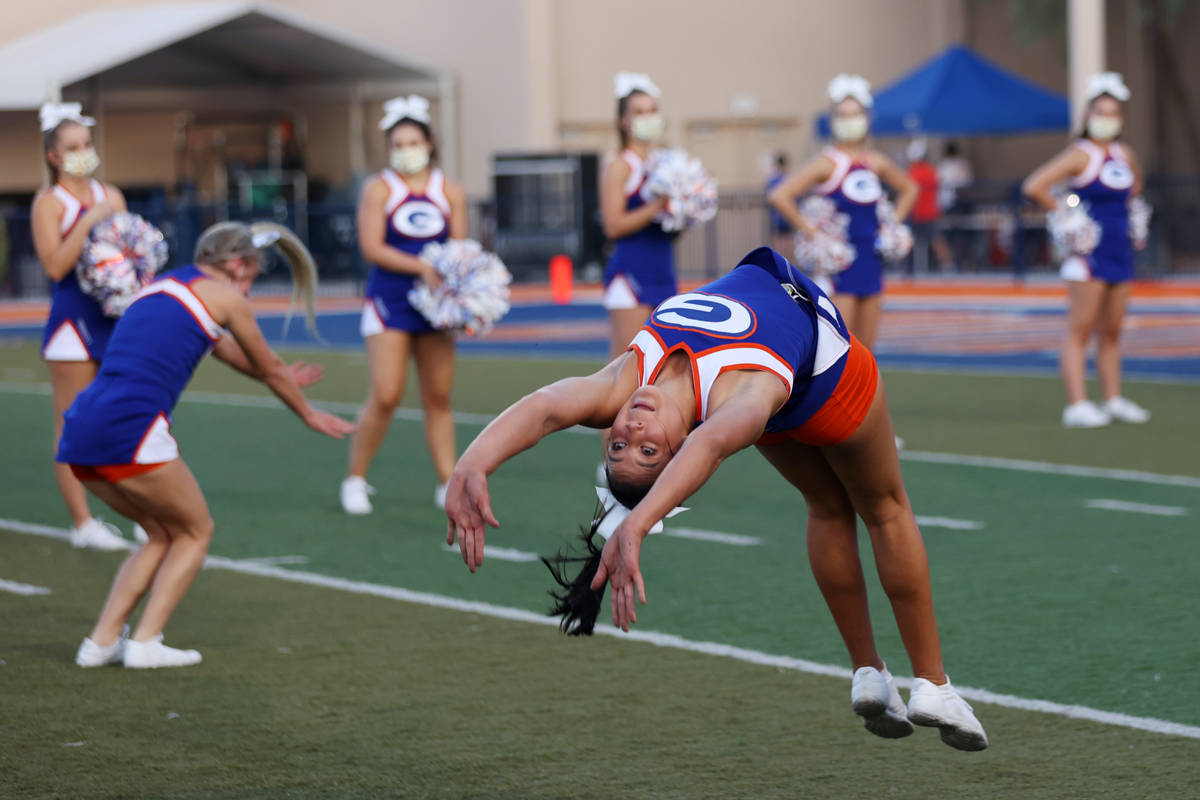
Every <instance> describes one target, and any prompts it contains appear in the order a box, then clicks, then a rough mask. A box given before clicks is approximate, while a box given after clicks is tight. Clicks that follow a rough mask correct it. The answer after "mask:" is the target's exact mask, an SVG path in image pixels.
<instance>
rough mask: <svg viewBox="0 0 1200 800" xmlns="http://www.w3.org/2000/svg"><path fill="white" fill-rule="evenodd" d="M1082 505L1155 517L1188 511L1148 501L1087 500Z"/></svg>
mask: <svg viewBox="0 0 1200 800" xmlns="http://www.w3.org/2000/svg"><path fill="white" fill-rule="evenodd" d="M1084 505H1085V506H1087V507H1088V508H1099V509H1102V510H1104V511H1129V512H1132V513H1134V514H1153V515H1154V516H1156V517H1182V516H1184V515H1186V514H1187V513H1188V511H1187V509H1186V508H1183V507H1181V506H1155V505H1150V504H1149V503H1130V502H1128V501H1126V500H1104V499H1097V500H1088V501H1087V502H1086V503H1084Z"/></svg>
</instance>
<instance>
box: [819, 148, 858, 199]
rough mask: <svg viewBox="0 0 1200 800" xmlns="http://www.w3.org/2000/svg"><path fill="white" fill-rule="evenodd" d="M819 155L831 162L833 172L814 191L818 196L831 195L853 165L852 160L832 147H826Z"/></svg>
mask: <svg viewBox="0 0 1200 800" xmlns="http://www.w3.org/2000/svg"><path fill="white" fill-rule="evenodd" d="M821 155H823V156H825V157H826V158H828V159H829V160H830V161H832V162H833V172H832V173H830V175H829V177H828V178H827V179H826V180H825V182H824V183H822V184H821V185H820V186H818V187H817V188H816V191H817V193H818V194H833V193H834V192H836V191H837V188H838V187H839V186H841V185H842V181H844V180H845V179H846V176H847V175H848V174H849V173H850V167H851V166H852V165H853V164H854V160H853V159H851V158H850V156H848V155H846V154H845V153H843V152H842V151H841V150H838V149H837V148H834V147H826V148H825V149H824V150H822V151H821Z"/></svg>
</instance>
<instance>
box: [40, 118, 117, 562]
mask: <svg viewBox="0 0 1200 800" xmlns="http://www.w3.org/2000/svg"><path fill="white" fill-rule="evenodd" d="M38 116H39V120H40V122H41V129H42V144H43V150H44V153H45V159H46V169H47V170H48V172H49V176H50V185H49V186H48V187H47V188H44V189H42V190H41V191H40V192H38V194H37V196H36V197H35V198H34V200H33V210H32V212H31V218H32V225H33V244H34V248H35V249H36V250H37V255H38V260H39V261H41V264H42V269H44V270H45V271H46V275H47V276H48V277H49V278H50V280H51V281H53V284H54V288H53V291H52V293H51V300H50V317H49V319H47V320H46V327H45V330H44V332H43V334H42V359H43V360H44V361H45V362H46V366H47V367H48V368H49V370H50V386H51V396H52V403H53V408H54V447H55V448H57V447H58V442H59V437H61V436H62V415H63V412H64V411H66V410H67V407H68V406H70V405H71V403H72V401H74V400H75V396H76V395H78V394H79V392H81V391H82V390H83V388H84V387H85V386H87V385H88V384H89V383H91V381H92V379H93V378H95V377H96V371H97V369H99V366H100V364H101V362H102V361H103V359H104V352H105V348H106V347H107V345H108V337H109V336H110V335H111V334H112V330H113V325H114V324H115V323H116V320H115V319H113V318H112V317H109V316H106V315H105V313H104V310H103V309H102V308H101V307H100V304H99V303H98V302H97V301H96V300H94V299H93V298H92V297H90V296H89V295H88V294H87V293H86V292H84V290H83V289H82V288H81V287H80V285H79V281H78V279H77V277H76V274H75V266H76V263H77V262H78V261H79V258H80V255H81V254H82V252H83V249H84V245H85V244H87V242H88V236H89V234H90V233H91V231H92V228H93V227H95V226H96V224H97V223H99V222H101V221H102V220H104V219H107V218H108V217H109V216H111V215H112V214H114V213H116V212H119V211H125V197H124V195H122V194H121V190H120V189H118V188H117V187H116V186H113V185H112V184H109V183H102V182H101V181H98V180H96V179H95V178H94V177H92V176H93V174H94V173H95V172H96V170H97V169H98V168H99V166H100V157H99V156H98V155H96V149H95V147H94V146H93V143H92V130H91V129H92V128H93V127H94V126H95V124H96V120H95V119H93V118H91V117H87V116H84V115H83V108H82V107H81V106H80V105H79V103H55V102H49V103H46V104H44V105H43V106H42V107H41V110H40V112H39V115H38ZM54 478H55V481H56V482H57V483H58V489H59V491H60V492H61V493H62V497H63V501H64V503H65V504H66V506H67V513H69V514H70V515H71V526H72V527H71V543H72V544H74V545H75V546H76V547H89V548H93V549H98V550H116V549H120V548H122V547H124V546H125V540H124V539H123V538H122V537H121V533H120V531H119V530H117V529H116V528H115V527H114V526H112V525H111V524H106V523H103V522H101V521H100V520H99V519H97V518H96V517H93V516H92V513H91V511H90V510H89V509H88V501H87V493H86V492H85V491H84V488H83V485H82V484H81V483H80V482H79V481H78V480H76V479H75V477H74V476H73V475H72V474H71V471H70V470H69V469H67V468H66V467H65V466H63V465H61V464H55V466H54Z"/></svg>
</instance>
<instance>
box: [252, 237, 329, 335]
mask: <svg viewBox="0 0 1200 800" xmlns="http://www.w3.org/2000/svg"><path fill="white" fill-rule="evenodd" d="M250 235H251V236H252V237H254V239H255V240H256V241H257V240H258V239H259V238H260V237H262V238H271V239H274V242H273V244H274V245H275V246H276V247H278V248H279V249H280V251H281V252H282V253H283V256H284V258H285V259H287V262H288V266H289V267H291V270H292V301H291V303H290V304H289V305H288V313H287V317H286V318H285V319H284V321H283V330H284V331H285V332H286V331H287V329H288V326H289V325H290V324H291V321H292V315H293V314H294V313H295V312H296V304H297V302H298V301H299V300H301V299H303V300H304V317H305V326H306V327H307V328H308V331H309V333H311V334H312V335H313V336H315V337H316V338H317V339H318V340H319V339H320V338H321V337H320V334H318V333H317V262H316V261H314V260H313V257H312V253H310V252H308V248H307V247H305V246H304V242H302V241H300V237H298V236H296V234H294V233H292V232H291V231H290V230H288V229H287V228H285V227H283V226H282V225H279V224H278V223H275V222H254V223H251V224H250Z"/></svg>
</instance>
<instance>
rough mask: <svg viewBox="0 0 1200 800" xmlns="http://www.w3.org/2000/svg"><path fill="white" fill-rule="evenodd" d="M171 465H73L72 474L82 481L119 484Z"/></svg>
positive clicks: (164, 462) (166, 462) (163, 463)
mask: <svg viewBox="0 0 1200 800" xmlns="http://www.w3.org/2000/svg"><path fill="white" fill-rule="evenodd" d="M170 463H171V462H170V461H163V462H161V463H158V464H110V465H107V466H100V467H94V466H87V465H82V464H72V465H71V474H72V475H74V476H75V477H76V478H78V479H79V480H81V481H103V482H104V483H118V482H119V481H123V480H125V479H126V478H132V477H134V476H135V475H144V474H146V473H147V472H152V471H153V470H156V469H158V468H159V467H165V466H166V465H167V464H170Z"/></svg>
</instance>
